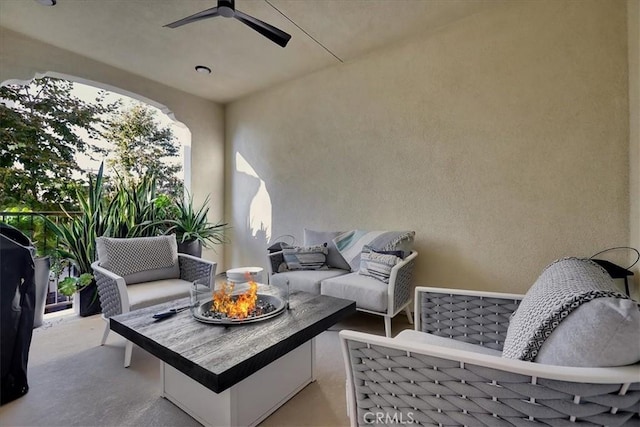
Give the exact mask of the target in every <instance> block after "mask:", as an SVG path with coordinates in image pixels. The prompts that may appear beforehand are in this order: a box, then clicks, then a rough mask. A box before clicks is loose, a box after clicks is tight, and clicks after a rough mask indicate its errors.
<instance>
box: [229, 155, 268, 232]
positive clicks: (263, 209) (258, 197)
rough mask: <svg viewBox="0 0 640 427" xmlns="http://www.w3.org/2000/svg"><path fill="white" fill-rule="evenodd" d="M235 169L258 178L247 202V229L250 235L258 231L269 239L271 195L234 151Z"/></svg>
mask: <svg viewBox="0 0 640 427" xmlns="http://www.w3.org/2000/svg"><path fill="white" fill-rule="evenodd" d="M236 171H238V172H240V173H244V174H247V175H249V176H251V177H253V178H257V179H258V180H260V185H259V187H258V191H257V192H256V194H255V195H254V196H253V199H251V203H250V204H249V224H248V226H249V230H250V231H251V235H252V236H253V237H256V236H257V235H258V233H264V236H265V238H266V241H267V242H268V241H269V240H270V239H271V226H272V224H271V212H272V209H271V208H272V206H271V197H269V192H268V191H267V185H266V184H265V182H264V181H263V180H262V179H260V177H259V176H258V174H257V173H256V171H255V170H254V169H253V168H252V167H251V165H250V164H249V162H247V160H246V159H245V158H244V157H243V156H242V154H240V153H238V152H236Z"/></svg>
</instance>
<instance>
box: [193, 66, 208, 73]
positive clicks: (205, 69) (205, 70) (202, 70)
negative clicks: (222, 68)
mask: <svg viewBox="0 0 640 427" xmlns="http://www.w3.org/2000/svg"><path fill="white" fill-rule="evenodd" d="M196 71H197V72H199V73H200V74H211V68H209V67H205V66H204V65H196Z"/></svg>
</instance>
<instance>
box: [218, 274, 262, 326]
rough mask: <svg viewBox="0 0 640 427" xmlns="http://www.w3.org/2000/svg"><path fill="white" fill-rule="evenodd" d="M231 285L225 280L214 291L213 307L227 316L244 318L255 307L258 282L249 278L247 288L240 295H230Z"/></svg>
mask: <svg viewBox="0 0 640 427" xmlns="http://www.w3.org/2000/svg"><path fill="white" fill-rule="evenodd" d="M233 287H234V285H233V284H228V283H226V282H225V283H223V284H222V286H221V287H220V289H218V290H217V291H215V292H214V294H213V309H214V310H215V311H216V312H218V313H222V314H225V315H226V316H227V317H229V318H234V319H245V318H247V317H248V316H249V314H250V313H251V312H252V311H253V310H254V309H255V308H256V301H257V300H258V284H257V283H256V282H254V281H253V280H250V281H249V290H247V291H246V292H244V293H242V294H240V295H232V293H233Z"/></svg>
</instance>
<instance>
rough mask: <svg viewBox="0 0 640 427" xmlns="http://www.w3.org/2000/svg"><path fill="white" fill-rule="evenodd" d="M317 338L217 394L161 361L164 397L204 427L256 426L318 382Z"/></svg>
mask: <svg viewBox="0 0 640 427" xmlns="http://www.w3.org/2000/svg"><path fill="white" fill-rule="evenodd" d="M314 365H315V338H314V339H312V340H310V341H307V342H306V343H304V344H302V345H300V346H299V347H297V348H296V349H294V350H293V351H291V352H289V353H287V354H285V355H284V356H282V357H280V358H279V359H276V360H274V361H273V362H271V363H270V364H269V365H267V366H265V367H264V368H262V369H260V370H259V371H257V372H255V373H254V374H252V375H251V376H249V377H247V378H245V379H244V380H242V381H240V382H239V383H237V384H236V385H234V386H232V387H230V388H228V389H226V390H225V391H223V392H222V393H215V392H213V391H211V390H209V389H208V388H206V387H205V386H203V385H202V384H200V383H198V382H197V381H195V380H193V379H192V378H190V377H188V376H187V375H185V374H183V373H182V372H180V371H178V370H177V369H175V368H174V367H172V366H171V365H169V364H166V363H165V362H163V361H161V362H160V377H161V383H162V384H161V386H162V390H161V394H162V396H163V397H165V398H166V399H168V400H169V401H171V402H172V403H174V404H175V405H176V406H178V407H179V408H180V409H182V410H183V411H185V412H186V413H187V414H189V415H190V416H191V417H193V418H194V419H195V420H196V421H198V422H199V423H201V424H203V425H205V426H255V425H256V424H258V423H259V422H261V421H262V420H264V419H265V418H267V417H268V416H269V415H271V414H272V413H273V412H274V411H275V410H276V409H278V408H279V407H280V406H282V405H283V404H284V403H285V402H287V401H288V400H289V399H291V398H292V397H293V396H294V395H296V394H297V393H298V392H299V391H300V390H302V389H303V388H304V387H305V386H307V385H308V384H309V383H311V382H313V381H315V377H314V367H315V366H314Z"/></svg>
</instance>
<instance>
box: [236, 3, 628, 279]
mask: <svg viewBox="0 0 640 427" xmlns="http://www.w3.org/2000/svg"><path fill="white" fill-rule="evenodd" d="M626 24H627V23H626V3H625V2H624V1H608V2H603V1H580V2H574V1H555V0H554V1H546V2H513V3H512V4H509V5H507V6H505V7H500V8H496V9H493V10H491V11H489V12H485V13H481V14H478V15H475V16H472V17H470V18H467V19H465V20H463V21H459V22H457V23H454V24H451V25H449V26H447V27H445V28H442V29H439V30H438V31H431V32H430V34H428V35H424V36H423V37H420V38H416V39H413V40H412V41H410V42H407V43H404V44H401V45H398V46H395V47H393V48H389V49H386V50H382V51H378V52H375V53H373V54H371V55H369V56H367V57H364V58H361V59H359V60H357V61H353V62H350V63H345V64H342V65H339V66H336V67H332V68H329V69H325V70H323V71H321V72H318V73H315V74H313V75H310V76H307V77H305V78H302V79H299V80H296V81H293V82H289V83H287V84H284V85H282V86H279V87H277V88H274V89H271V90H268V91H266V92H262V93H260V94H256V95H253V96H250V97H247V98H245V99H242V100H240V101H237V102H235V103H232V104H230V105H228V106H227V107H226V114H225V116H226V117H225V120H226V125H225V131H226V136H225V138H226V165H225V166H226V188H225V190H226V203H225V206H226V218H227V220H229V221H231V222H232V225H233V227H234V229H233V230H234V233H233V243H234V244H233V245H229V246H227V247H225V251H226V253H225V255H226V258H227V264H228V265H227V266H228V267H231V266H239V265H248V264H257V265H265V263H266V262H265V257H264V253H265V252H264V248H265V247H266V246H267V244H268V243H267V242H268V241H269V236H272V237H275V236H278V235H282V234H293V235H295V236H296V237H297V238H298V242H300V241H301V239H302V229H303V227H305V226H306V227H310V228H315V229H330V230H335V229H342V230H346V229H351V228H364V229H394V230H399V229H412V230H415V231H416V232H417V241H416V247H417V250H418V251H419V252H420V256H419V258H418V269H417V277H416V283H417V284H420V285H432V286H451V287H462V288H474V289H490V290H496V291H512V292H524V291H526V290H527V289H528V287H529V286H530V285H531V283H532V282H533V281H534V280H535V278H536V277H537V276H538V274H539V273H540V270H541V269H542V268H543V267H544V266H545V265H546V264H548V263H549V262H551V261H552V260H554V259H555V258H558V257H563V256H570V255H576V256H589V255H591V254H593V253H595V252H597V251H598V250H601V249H604V248H606V247H610V246H618V245H624V244H627V242H628V239H629V176H628V155H629V142H628V141H629V140H628V132H629V127H628V120H629V116H628V89H627V88H628V83H627V77H628V67H627V32H626Z"/></svg>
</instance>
